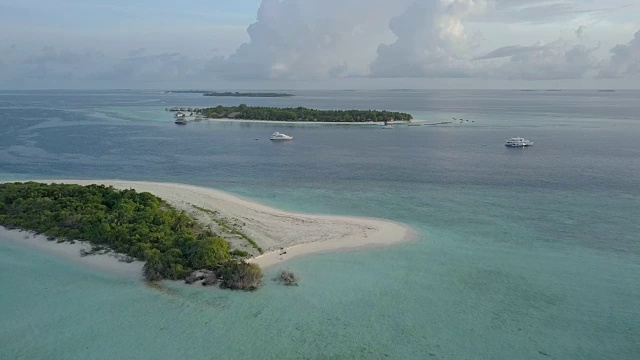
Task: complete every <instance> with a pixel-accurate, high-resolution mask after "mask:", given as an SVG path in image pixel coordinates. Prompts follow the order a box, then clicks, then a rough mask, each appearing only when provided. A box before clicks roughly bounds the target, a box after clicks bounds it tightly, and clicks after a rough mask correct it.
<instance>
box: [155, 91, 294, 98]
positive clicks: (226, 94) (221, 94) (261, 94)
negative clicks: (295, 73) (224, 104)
mask: <svg viewBox="0 0 640 360" xmlns="http://www.w3.org/2000/svg"><path fill="white" fill-rule="evenodd" d="M163 93H166V94H202V95H203V96H219V97H291V96H295V95H293V94H289V93H276V92H238V91H236V92H231V91H225V92H219V91H210V90H170V91H163Z"/></svg>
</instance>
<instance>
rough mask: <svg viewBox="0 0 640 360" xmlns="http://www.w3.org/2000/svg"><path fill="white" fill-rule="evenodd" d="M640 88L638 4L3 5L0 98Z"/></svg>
mask: <svg viewBox="0 0 640 360" xmlns="http://www.w3.org/2000/svg"><path fill="white" fill-rule="evenodd" d="M638 80H640V0H181V1H166V0H155V1H151V0H136V1H130V0H129V1H125V0H109V1H108V2H107V1H104V0H0V89H66V88H69V89H103V88H104V89H106V88H132V89H213V90H218V89H220V90H221V89H361V88H362V89H385V88H472V89H482V88H607V89H609V88H640V86H638V85H637V83H638Z"/></svg>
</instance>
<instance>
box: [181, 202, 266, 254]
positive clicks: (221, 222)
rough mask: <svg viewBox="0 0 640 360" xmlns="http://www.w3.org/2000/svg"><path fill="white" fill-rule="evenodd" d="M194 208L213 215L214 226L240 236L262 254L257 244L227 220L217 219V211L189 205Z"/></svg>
mask: <svg viewBox="0 0 640 360" xmlns="http://www.w3.org/2000/svg"><path fill="white" fill-rule="evenodd" d="M191 206H193V207H194V208H196V209H198V210H200V211H202V212H206V213H208V214H211V215H213V216H214V217H213V218H212V220H213V221H215V222H216V224H218V225H219V226H221V227H223V228H225V229H227V230H229V232H231V233H234V234H236V235H238V236H240V237H241V238H243V239H245V240H247V241H248V242H249V244H251V246H253V248H254V249H256V250H258V252H259V253H260V254H264V250H262V248H261V247H260V246H259V245H258V243H256V242H255V241H254V240H253V239H252V238H250V237H248V236H247V235H246V234H245V233H243V232H242V231H240V230H238V229H236V228H234V227H233V226H232V225H231V224H230V223H229V220H227V219H225V218H218V217H217V216H218V215H219V214H218V212H217V211H212V210H209V209H205V208H203V207H200V206H197V205H191Z"/></svg>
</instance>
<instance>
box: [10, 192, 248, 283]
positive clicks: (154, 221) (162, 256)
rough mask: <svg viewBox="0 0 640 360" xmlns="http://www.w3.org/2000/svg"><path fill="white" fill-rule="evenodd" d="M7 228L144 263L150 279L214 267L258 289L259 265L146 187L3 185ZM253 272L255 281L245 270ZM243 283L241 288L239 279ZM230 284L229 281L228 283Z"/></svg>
mask: <svg viewBox="0 0 640 360" xmlns="http://www.w3.org/2000/svg"><path fill="white" fill-rule="evenodd" d="M0 225H3V226H5V227H7V228H20V229H24V230H31V231H34V232H36V233H38V234H44V235H46V236H48V237H50V238H55V239H57V240H58V241H74V240H83V241H87V242H89V243H91V244H92V245H93V246H94V247H97V248H108V249H111V250H113V251H115V252H118V253H121V254H126V255H129V256H131V257H133V258H135V259H138V260H142V261H144V262H145V265H144V275H145V277H146V279H147V280H149V281H155V280H161V279H173V280H178V279H184V278H186V277H187V276H188V275H189V274H190V273H191V272H192V271H194V270H199V269H208V270H213V271H216V272H218V273H220V274H221V275H224V277H223V279H222V281H223V282H222V285H223V286H224V287H228V288H242V289H247V290H253V289H255V288H257V286H258V285H259V282H260V281H261V272H260V276H259V277H257V276H255V274H256V272H257V271H260V269H259V268H257V269H256V267H257V266H256V265H254V264H247V263H245V262H244V261H242V260H240V259H236V258H234V257H233V256H232V255H231V253H230V252H229V243H228V242H227V241H226V240H225V239H222V238H220V237H219V236H217V235H216V234H214V233H213V232H212V231H211V230H209V229H206V228H204V227H203V226H202V225H201V224H199V223H198V222H196V221H194V220H192V219H191V218H190V217H189V216H188V215H187V214H186V213H185V212H184V211H177V210H176V209H175V208H173V207H172V206H171V205H170V204H168V203H167V202H165V201H164V200H162V199H160V198H158V197H156V196H154V195H152V194H150V193H147V192H142V193H138V192H136V191H134V190H116V189H114V188H113V187H110V186H109V187H107V186H102V185H89V186H80V185H66V184H51V185H47V184H41V183H35V182H29V183H5V184H0ZM248 270H250V271H251V273H252V279H253V281H251V282H247V281H245V280H246V279H245V278H243V276H244V275H243V274H245V273H247V271H248ZM238 279H240V280H242V282H241V284H242V286H236V284H234V283H233V281H235V280H238ZM225 281H226V282H225Z"/></svg>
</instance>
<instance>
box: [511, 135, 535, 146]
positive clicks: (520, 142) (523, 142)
mask: <svg viewBox="0 0 640 360" xmlns="http://www.w3.org/2000/svg"><path fill="white" fill-rule="evenodd" d="M531 145H533V141H529V140H527V139H525V138H521V137H514V138H511V139H509V140H507V142H505V143H504V146H507V147H526V146H531Z"/></svg>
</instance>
